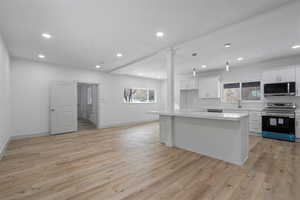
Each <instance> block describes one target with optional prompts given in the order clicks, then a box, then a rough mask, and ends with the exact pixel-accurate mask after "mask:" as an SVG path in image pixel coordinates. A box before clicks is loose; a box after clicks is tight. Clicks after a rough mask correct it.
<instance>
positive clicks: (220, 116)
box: [149, 111, 249, 121]
mask: <svg viewBox="0 0 300 200" xmlns="http://www.w3.org/2000/svg"><path fill="white" fill-rule="evenodd" d="M149 113H151V114H159V115H163V116H175V117H190V118H201V119H216V120H230V121H240V120H241V119H242V118H245V117H248V116H249V115H248V114H247V113H230V112H223V113H209V112H182V111H175V112H165V111H163V112H159V111H151V112H149Z"/></svg>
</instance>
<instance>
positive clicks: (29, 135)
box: [10, 132, 50, 140]
mask: <svg viewBox="0 0 300 200" xmlns="http://www.w3.org/2000/svg"><path fill="white" fill-rule="evenodd" d="M48 135H50V133H49V132H44V133H36V134H24V135H15V136H11V138H10V139H11V140H18V139H25V138H32V137H39V136H48Z"/></svg>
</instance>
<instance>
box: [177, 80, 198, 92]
mask: <svg viewBox="0 0 300 200" xmlns="http://www.w3.org/2000/svg"><path fill="white" fill-rule="evenodd" d="M180 89H181V90H192V89H198V81H197V79H196V78H194V77H192V78H190V79H184V80H180Z"/></svg>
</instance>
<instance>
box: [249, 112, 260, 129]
mask: <svg viewBox="0 0 300 200" xmlns="http://www.w3.org/2000/svg"><path fill="white" fill-rule="evenodd" d="M249 130H250V132H254V133H261V112H258V111H250V112H249Z"/></svg>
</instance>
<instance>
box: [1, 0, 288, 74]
mask: <svg viewBox="0 0 300 200" xmlns="http://www.w3.org/2000/svg"><path fill="white" fill-rule="evenodd" d="M287 2H292V0H263V1H262V0H251V1H246V0H245V1H241V0H223V1H220V0H184V1H183V0H89V1H86V0H76V1H74V0H48V1H41V0H26V1H17V0H1V1H0V32H1V34H2V35H3V38H4V40H5V42H6V43H7V45H8V48H9V51H10V53H11V54H12V56H17V57H23V58H27V59H33V60H38V58H37V54H38V53H43V54H45V55H46V59H45V62H49V63H55V64H60V65H65V66H75V67H85V68H90V69H94V68H95V65H96V64H99V63H102V62H104V64H105V70H111V69H113V68H115V67H120V66H123V65H126V64H127V63H130V62H132V61H134V60H136V59H139V58H141V57H144V56H146V55H149V54H152V53H153V52H156V51H158V50H160V49H163V48H166V47H168V46H171V45H174V44H180V43H182V42H183V41H188V40H190V39H193V38H196V37H197V36H199V35H202V34H206V33H209V32H212V31H215V30H217V29H220V28H221V27H225V26H227V25H230V24H233V23H236V22H239V21H242V20H245V19H247V18H249V17H252V16H255V15H257V14H259V13H262V12H265V11H267V10H271V9H274V8H277V7H278V6H280V5H283V4H285V3H287ZM156 31H163V32H164V33H165V35H166V36H165V37H164V38H163V39H160V40H158V39H156V37H155V32H156ZM43 32H49V33H51V34H52V35H53V38H52V39H51V40H45V39H43V38H41V37H40V35H41V33H43ZM208 39H209V38H208ZM230 39H231V38H230ZM235 39H236V38H235ZM210 40H212V39H210ZM213 40H214V39H213ZM220 42H221V44H222V42H223V41H220ZM216 44H217V42H216ZM199 47H200V46H199ZM190 48H192V49H193V48H194V47H190ZM197 49H198V47H197ZM209 49H212V48H209ZM200 50H201V49H199V51H200ZM210 51H211V50H210ZM117 52H121V53H123V54H124V57H123V58H121V59H118V58H116V56H115V55H116V53H117ZM203 52H206V50H205V49H204V48H203V49H202V51H201V55H205V54H202V53H203ZM210 55H211V54H209V55H208V56H210ZM182 56H186V55H185V53H182ZM218 60H219V58H218ZM203 61H205V62H207V63H208V64H210V62H209V61H208V60H203Z"/></svg>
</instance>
